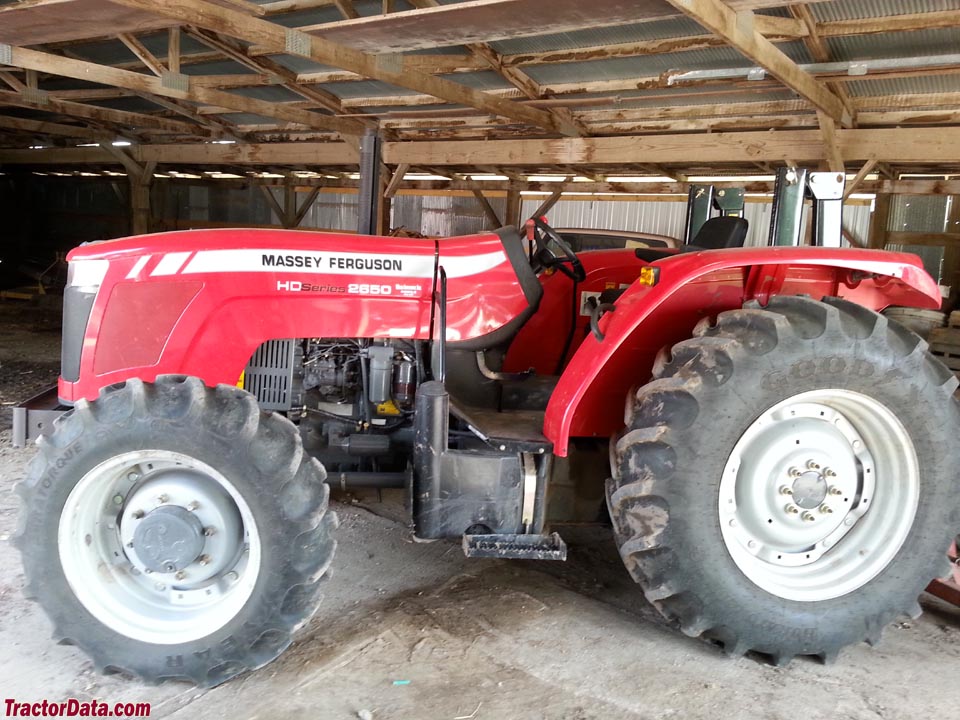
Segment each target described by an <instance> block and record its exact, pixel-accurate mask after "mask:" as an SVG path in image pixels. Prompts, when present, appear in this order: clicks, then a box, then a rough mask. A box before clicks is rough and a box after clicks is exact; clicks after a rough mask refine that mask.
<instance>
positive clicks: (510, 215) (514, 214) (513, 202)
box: [503, 183, 522, 227]
mask: <svg viewBox="0 0 960 720" xmlns="http://www.w3.org/2000/svg"><path fill="white" fill-rule="evenodd" d="M521 207H522V199H521V196H520V188H519V187H518V186H517V185H516V184H514V183H510V186H509V187H508V189H507V217H506V218H505V219H504V221H503V224H504V225H513V226H514V227H519V225H520V208H521Z"/></svg>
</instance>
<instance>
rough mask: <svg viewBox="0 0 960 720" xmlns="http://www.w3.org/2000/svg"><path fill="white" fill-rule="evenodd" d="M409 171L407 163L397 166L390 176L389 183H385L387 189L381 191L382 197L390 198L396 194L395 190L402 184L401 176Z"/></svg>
mask: <svg viewBox="0 0 960 720" xmlns="http://www.w3.org/2000/svg"><path fill="white" fill-rule="evenodd" d="M409 169H410V165H409V164H407V163H401V164H400V165H397V167H396V169H395V170H394V171H393V174H392V175H391V176H390V182H388V183H387V187H386V188H385V189H384V191H383V197H385V198H392V197H393V196H394V195H396V194H397V190H399V189H400V184H401V183H402V182H403V176H404V175H406V173H407V170H409Z"/></svg>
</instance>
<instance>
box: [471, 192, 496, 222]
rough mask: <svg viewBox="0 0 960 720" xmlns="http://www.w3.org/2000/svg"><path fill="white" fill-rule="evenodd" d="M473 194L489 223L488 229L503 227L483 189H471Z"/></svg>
mask: <svg viewBox="0 0 960 720" xmlns="http://www.w3.org/2000/svg"><path fill="white" fill-rule="evenodd" d="M473 196H474V197H475V198H476V199H477V202H478V203H480V209H481V210H483V214H484V216H485V217H486V218H487V222H488V223H489V224H490V229H491V230H496V229H498V228H501V227H503V223H502V222H501V221H500V216H499V215H497V211H496V210H494V209H493V205H491V204H490V201H489V200H487V197H486V195H484V194H483V190H478V189H475V190H474V191H473Z"/></svg>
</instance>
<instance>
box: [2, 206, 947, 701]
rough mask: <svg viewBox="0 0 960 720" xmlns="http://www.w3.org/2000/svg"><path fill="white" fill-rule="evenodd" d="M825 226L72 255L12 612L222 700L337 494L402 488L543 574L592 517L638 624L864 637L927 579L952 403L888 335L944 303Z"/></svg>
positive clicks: (101, 247)
mask: <svg viewBox="0 0 960 720" xmlns="http://www.w3.org/2000/svg"><path fill="white" fill-rule="evenodd" d="M781 220H782V218H781ZM821 224H822V223H818V226H817V231H816V233H815V243H814V245H813V246H809V247H799V246H797V247H790V246H787V247H759V248H751V247H742V245H743V244H744V237H745V234H746V221H745V220H744V219H742V218H739V217H736V216H735V215H721V216H719V217H715V218H712V219H710V220H707V221H706V222H705V223H704V224H703V225H702V228H701V229H700V231H699V233H697V235H696V237H694V238H692V242H691V243H689V244H686V245H685V246H684V247H682V248H679V249H677V248H620V249H609V250H598V251H590V252H583V253H579V254H578V253H575V252H574V251H573V250H572V249H571V248H570V247H569V245H568V244H567V243H566V242H565V241H564V240H563V238H562V237H561V236H560V235H559V234H557V233H555V232H554V231H553V230H552V229H551V228H550V227H549V225H547V224H546V223H545V222H544V221H543V220H542V219H537V220H535V221H534V222H533V223H532V225H531V226H530V228H529V235H528V236H524V235H523V234H522V233H520V232H518V231H517V229H516V228H504V229H501V230H499V231H497V232H489V233H483V234H478V235H472V236H469V237H454V238H445V239H399V238H390V237H358V236H356V235H347V234H327V233H310V232H293V231H281V230H277V231H272V230H211V231H193V232H173V233H166V234H157V235H150V236H141V237H131V238H125V239H120V240H113V241H108V242H102V243H93V244H88V245H85V246H82V247H79V248H77V249H75V250H73V251H72V252H71V253H70V255H69V282H68V286H67V289H66V292H65V298H64V301H65V302H64V304H65V308H64V325H63V357H62V370H61V377H60V379H59V386H58V388H57V391H56V393H55V395H56V397H55V398H54V400H53V403H54V404H57V403H59V405H60V409H59V410H55V411H53V412H54V413H57V414H59V417H58V418H57V419H56V421H55V422H50V418H51V412H50V411H49V410H48V411H46V412H44V411H42V410H37V409H36V407H35V406H34V408H33V410H30V409H29V408H21V411H20V412H19V414H18V418H19V422H20V433H21V434H23V435H24V436H27V437H29V436H30V435H31V434H33V433H34V432H37V431H39V432H41V434H42V437H40V439H39V440H38V445H39V448H38V455H37V457H36V459H35V460H34V461H33V462H32V464H31V465H30V468H29V471H28V473H27V477H26V479H25V480H23V482H21V483H20V484H19V485H18V491H19V494H20V495H21V497H22V505H23V510H22V514H21V522H20V525H19V528H18V532H17V536H16V544H17V546H18V548H19V549H20V552H21V553H22V556H23V564H24V570H25V573H26V578H27V579H26V592H27V593H28V595H29V596H31V597H33V598H35V599H36V600H37V601H38V602H39V603H40V604H41V605H42V606H43V608H44V610H45V611H46V612H47V614H48V615H49V616H50V618H51V620H52V622H53V625H54V628H55V631H54V632H55V638H56V640H58V641H60V642H67V643H71V644H76V645H78V646H80V647H81V648H82V649H83V650H84V651H85V652H87V653H88V654H89V655H90V656H91V657H92V658H93V661H94V663H95V665H96V666H97V667H98V668H99V669H101V670H113V671H122V672H127V673H130V674H132V675H136V676H139V677H140V678H142V679H143V680H145V681H147V682H158V681H161V680H164V679H168V678H172V679H186V680H189V681H192V682H194V683H197V684H198V685H202V686H210V685H216V684H218V683H221V682H224V681H226V680H228V679H229V678H231V677H233V676H235V675H237V674H238V673H241V672H243V671H245V670H251V669H254V668H259V667H261V666H263V665H265V664H266V663H269V662H270V661H271V660H273V659H274V658H276V657H277V656H278V655H279V654H280V653H281V652H283V650H284V649H285V648H286V647H287V646H288V645H289V644H290V642H291V637H292V636H293V634H294V632H295V631H296V630H297V629H298V628H300V627H301V626H303V625H304V624H305V623H307V622H308V621H309V620H310V618H311V616H312V615H313V614H314V612H315V611H316V610H317V607H318V604H319V601H320V593H321V580H322V577H323V575H324V573H325V572H326V571H327V568H328V567H329V566H330V563H331V561H332V559H333V554H334V548H335V545H336V541H335V539H334V538H335V531H336V528H337V520H336V517H335V515H334V514H333V513H332V512H331V511H330V510H328V497H329V491H330V488H338V489H347V490H349V489H351V488H404V489H405V490H406V491H407V493H408V498H409V507H410V512H411V522H412V528H413V533H414V535H415V537H416V538H418V539H422V540H434V539H455V540H457V541H459V542H461V543H462V546H463V550H464V552H465V553H466V555H467V556H471V557H484V558H520V559H524V558H526V559H539V560H563V559H565V557H566V546H565V544H564V542H563V540H562V539H561V537H560V535H559V534H558V532H556V530H558V529H562V526H563V524H565V523H571V522H607V518H608V517H609V521H610V522H612V526H613V534H614V537H615V541H616V544H617V546H618V548H619V551H620V555H621V557H622V558H623V562H624V564H625V565H626V568H627V571H628V572H629V573H630V575H631V576H632V577H633V579H634V580H635V581H636V583H637V585H638V594H637V602H638V603H641V602H643V598H646V600H647V601H649V602H651V603H652V604H653V605H654V606H655V607H656V608H657V609H658V610H659V611H660V612H661V613H662V614H663V615H664V616H665V617H666V618H667V619H668V620H669V621H670V622H672V623H673V624H675V625H676V626H677V627H678V628H679V629H680V630H682V632H683V633H685V634H687V635H689V636H693V637H703V638H705V639H708V640H710V641H712V642H714V643H716V644H717V645H719V646H721V647H722V648H723V650H724V651H725V652H726V653H728V654H731V655H741V654H743V653H745V652H748V651H752V652H755V653H759V654H762V655H765V656H767V657H768V658H769V659H770V661H772V662H775V663H777V664H784V663H787V662H789V661H790V659H791V658H793V657H794V656H797V655H812V656H818V657H819V658H821V659H822V660H824V661H830V660H832V659H833V658H835V657H836V655H837V653H838V651H839V650H840V649H841V648H843V647H844V646H846V645H849V644H851V643H857V642H860V641H863V640H866V641H867V642H869V643H874V642H876V641H878V639H879V638H880V634H881V631H882V630H883V628H884V626H886V625H887V624H888V623H890V622H891V621H892V620H894V619H895V618H897V617H898V616H900V615H902V614H906V615H909V616H913V617H916V616H917V615H918V614H919V613H920V606H919V604H918V602H917V598H918V596H919V594H920V593H921V591H922V590H923V588H924V586H925V585H926V584H927V582H928V581H929V580H931V579H932V578H934V577H935V576H938V575H942V574H944V571H945V563H946V558H945V550H946V548H947V546H948V544H949V542H950V539H951V531H954V532H955V530H956V525H957V521H958V508H957V503H956V485H955V477H956V472H957V467H958V458H957V451H956V449H955V448H956V447H957V443H956V438H957V433H958V430H960V413H958V405H957V403H956V402H955V400H954V399H953V394H954V389H955V388H956V387H957V381H956V380H955V378H954V376H953V375H952V374H951V372H950V371H949V370H947V369H946V368H945V367H944V366H943V365H942V364H940V363H939V362H938V361H937V360H936V359H934V358H933V357H932V356H931V355H930V354H929V353H928V352H927V346H926V343H925V342H923V341H922V340H921V339H920V338H919V337H918V336H917V335H914V334H913V333H911V332H910V331H908V330H906V329H904V328H903V327H901V326H899V325H897V324H895V323H894V322H892V321H889V320H888V319H887V318H886V317H884V316H883V315H881V314H879V311H880V310H883V309H884V308H886V307H887V306H891V305H900V306H913V307H917V308H938V307H939V305H940V302H941V295H940V290H939V288H938V286H937V284H936V283H935V282H934V280H933V279H931V277H930V276H929V275H928V274H927V273H926V272H925V271H924V270H923V267H922V265H921V264H920V261H919V259H918V258H917V257H915V256H912V255H908V254H898V253H891V252H882V251H877V250H858V249H840V248H831V247H823V246H817V241H819V240H820V239H821V235H820V230H821V228H820V225H821ZM837 244H839V242H838V243H837ZM67 408H69V411H67ZM38 418H39V420H38ZM45 423H46V424H48V426H46V427H43V428H38V427H35V425H38V424H45ZM25 426H26V427H25ZM641 595H642V596H643V597H641Z"/></svg>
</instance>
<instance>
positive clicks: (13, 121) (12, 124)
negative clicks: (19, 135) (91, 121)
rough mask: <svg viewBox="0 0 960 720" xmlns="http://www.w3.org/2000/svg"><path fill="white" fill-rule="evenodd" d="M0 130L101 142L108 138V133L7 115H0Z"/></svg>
mask: <svg viewBox="0 0 960 720" xmlns="http://www.w3.org/2000/svg"><path fill="white" fill-rule="evenodd" d="M0 128H3V129H5V130H19V131H21V132H27V133H40V134H41V135H63V136H65V137H72V138H84V139H90V140H102V139H104V138H105V137H108V136H109V134H108V133H105V132H103V131H101V130H91V129H90V128H88V127H83V126H77V125H61V124H60V123H54V122H47V121H44V120H30V119H27V118H18V117H10V116H8V115H0Z"/></svg>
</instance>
